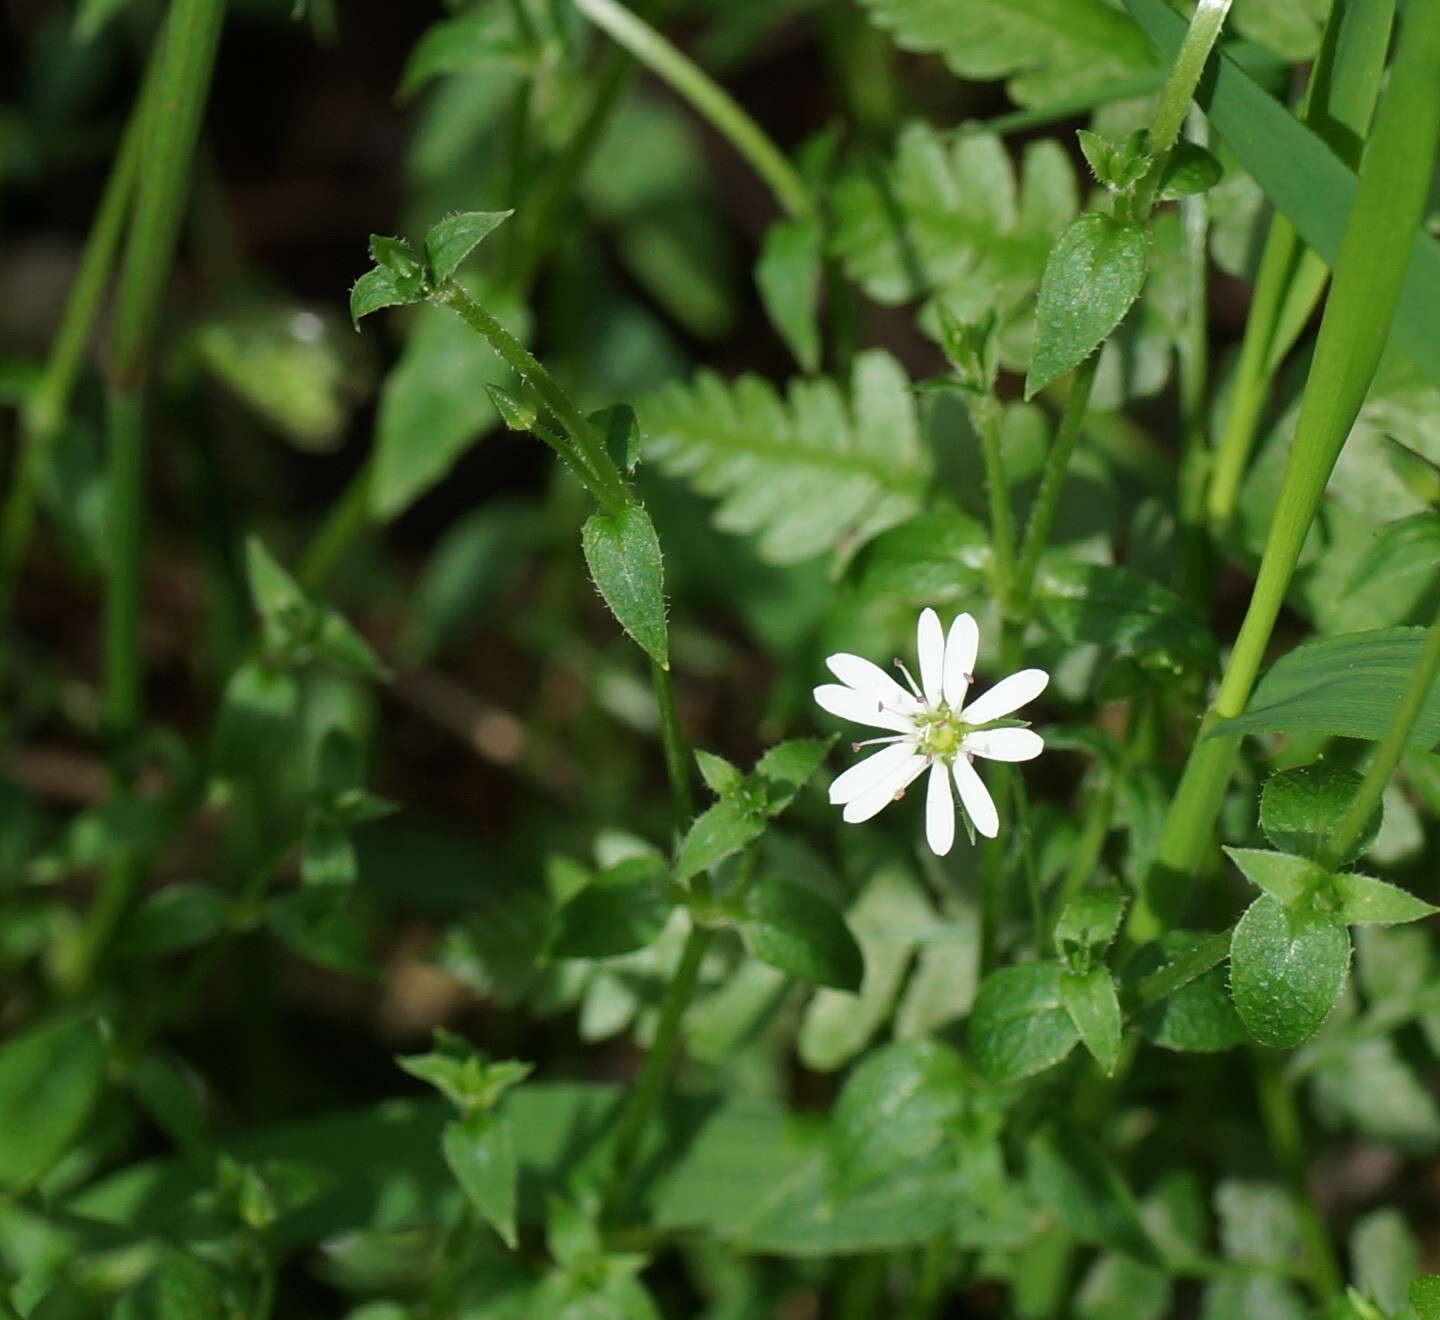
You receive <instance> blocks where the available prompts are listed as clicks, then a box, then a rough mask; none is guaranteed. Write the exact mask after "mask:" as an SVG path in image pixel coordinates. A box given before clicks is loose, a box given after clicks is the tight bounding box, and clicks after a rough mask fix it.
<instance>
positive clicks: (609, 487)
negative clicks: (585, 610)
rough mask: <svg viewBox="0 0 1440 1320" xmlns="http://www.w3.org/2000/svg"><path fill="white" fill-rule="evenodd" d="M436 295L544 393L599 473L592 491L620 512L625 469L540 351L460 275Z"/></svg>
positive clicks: (625, 500)
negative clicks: (542, 360)
mask: <svg viewBox="0 0 1440 1320" xmlns="http://www.w3.org/2000/svg"><path fill="white" fill-rule="evenodd" d="M434 299H435V301H436V302H439V303H441V304H444V305H448V306H450V307H452V308H454V309H455V311H456V312H458V313H459V314H460V316H461V318H462V319H463V320H464V321H465V323H466V324H467V325H468V326H470V328H471V329H472V330H474V331H475V332H476V333H477V334H479V335H481V336H482V337H483V338H484V339H485V340H486V341H487V342H488V343H489V345H490V347H491V348H493V349H494V350H495V353H496V354H497V356H499V358H500V359H501V360H502V361H503V362H504V363H505V364H506V365H507V366H508V367H510V369H511V370H512V371H514V372H515V374H516V375H517V376H519V377H520V378H521V379H522V380H524V381H526V382H527V383H528V384H529V385H530V387H531V389H533V390H534V391H535V393H536V394H538V395H539V396H540V399H541V401H542V402H543V403H544V404H545V406H546V407H547V408H548V409H549V410H550V411H551V413H552V414H554V417H555V420H556V421H557V422H559V423H560V426H561V429H562V430H563V431H564V432H565V434H566V435H567V436H568V437H569V438H570V440H571V442H572V443H573V444H574V446H575V449H576V452H577V455H578V457H579V459H580V460H581V461H582V464H583V466H584V467H585V468H588V470H589V471H590V472H591V473H593V474H594V481H593V484H592V486H591V494H592V495H594V497H595V499H596V501H597V503H599V505H600V507H601V508H602V509H604V510H605V512H606V513H610V514H615V513H619V512H620V510H621V509H623V508H624V507H625V506H626V505H627V504H629V503H630V502H631V495H630V492H629V490H628V489H627V488H626V485H625V482H624V479H623V478H622V477H621V476H620V472H619V469H618V468H616V466H615V464H614V462H613V461H612V459H611V458H610V455H609V454H608V453H606V452H605V448H604V446H603V445H602V444H601V443H600V441H599V440H598V439H597V438H596V435H595V431H594V428H592V427H591V425H590V423H589V422H588V421H586V420H585V417H584V414H582V413H581V412H580V410H579V409H578V408H577V407H576V406H575V404H574V403H572V402H571V400H570V396H569V395H568V394H566V393H565V391H564V390H563V389H562V388H561V387H560V383H559V382H558V381H557V380H556V379H555V377H554V376H552V375H551V374H550V373H549V371H547V370H546V369H545V368H544V367H543V366H542V365H541V364H540V361H539V360H538V359H537V358H536V357H535V355H534V354H533V353H531V352H530V350H529V349H528V348H526V347H525V345H524V344H522V343H521V342H520V341H519V340H518V339H516V338H515V336H514V335H512V334H511V333H510V332H509V331H508V330H507V329H506V328H505V327H504V326H503V325H501V324H500V322H499V321H497V320H496V319H495V318H494V317H493V316H491V315H490V313H489V312H487V311H486V310H485V309H484V308H483V307H482V306H481V305H480V304H479V303H478V302H476V301H475V299H473V298H472V297H471V296H470V295H469V294H468V293H466V292H465V290H464V289H462V288H461V287H460V286H459V285H458V284H456V283H455V281H454V280H446V281H445V283H444V284H443V285H442V286H441V288H440V289H438V290H437V291H436V293H435V294H434Z"/></svg>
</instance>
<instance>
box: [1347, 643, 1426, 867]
mask: <svg viewBox="0 0 1440 1320" xmlns="http://www.w3.org/2000/svg"><path fill="white" fill-rule="evenodd" d="M1437 674H1440V616H1437V617H1436V619H1435V622H1434V623H1432V624H1431V625H1430V631H1429V632H1428V633H1426V635H1425V648H1424V650H1422V651H1421V653H1420V661H1419V663H1418V664H1417V665H1416V666H1415V672H1414V673H1413V674H1411V675H1410V682H1409V683H1408V684H1407V685H1406V687H1405V694H1404V696H1402V697H1401V699H1400V706H1399V709H1397V710H1396V712H1395V714H1394V715H1393V716H1392V717H1391V720H1390V723H1389V725H1388V726H1387V727H1386V729H1385V736H1384V737H1383V738H1381V740H1380V742H1379V744H1378V745H1377V746H1376V748H1375V754H1374V756H1372V757H1371V758H1370V764H1369V765H1367V766H1366V767H1365V775H1364V778H1363V779H1361V781H1360V787H1359V788H1358V789H1356V791H1355V796H1354V797H1353V798H1351V800H1350V805H1349V806H1347V807H1346V808H1345V810H1344V812H1343V813H1342V814H1341V816H1340V819H1339V821H1338V822H1337V823H1336V825H1335V830H1334V833H1333V834H1332V835H1331V840H1330V846H1329V848H1328V849H1327V850H1326V856H1325V859H1324V861H1325V865H1326V866H1328V867H1329V868H1330V869H1332V870H1333V869H1334V868H1335V867H1336V866H1338V865H1339V864H1340V862H1341V860H1342V859H1344V858H1346V857H1348V856H1350V854H1351V853H1352V852H1353V851H1354V850H1355V847H1356V845H1357V844H1358V843H1359V842H1360V840H1361V839H1362V838H1363V837H1364V835H1365V830H1366V827H1367V826H1368V825H1369V823H1370V818H1371V816H1373V815H1374V812H1375V808H1376V807H1377V806H1379V805H1380V797H1381V794H1383V793H1384V792H1385V786H1386V785H1387V784H1388V783H1389V782H1390V776H1391V775H1392V774H1394V773H1395V767H1396V766H1397V765H1399V764H1400V758H1401V756H1402V755H1404V752H1405V745H1406V743H1407V742H1408V741H1409V739H1410V730H1411V729H1413V728H1414V727H1415V721H1416V720H1417V719H1419V717H1420V711H1421V710H1422V709H1423V707H1424V705H1425V702H1426V700H1427V699H1428V697H1429V696H1430V690H1431V689H1432V688H1433V687H1434V686H1435V678H1436V675H1437Z"/></svg>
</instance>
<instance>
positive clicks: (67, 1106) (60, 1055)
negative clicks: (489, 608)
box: [0, 1018, 105, 1193]
mask: <svg viewBox="0 0 1440 1320" xmlns="http://www.w3.org/2000/svg"><path fill="white" fill-rule="evenodd" d="M104 1076H105V1048H104V1046H103V1045H102V1043H101V1040H100V1033H99V1031H98V1030H97V1029H96V1026H95V1023H94V1022H93V1021H90V1020H88V1019H75V1018H71V1019H68V1020H62V1021H59V1022H52V1023H48V1024H46V1025H43V1026H38V1027H31V1028H30V1030H28V1031H25V1032H22V1033H21V1034H20V1035H18V1036H12V1037H11V1038H10V1039H9V1040H7V1041H6V1042H5V1043H4V1044H3V1045H0V1187H3V1188H4V1189H5V1190H6V1191H7V1192H13V1193H20V1192H24V1191H26V1190H28V1189H29V1188H30V1187H32V1186H34V1184H35V1183H36V1182H38V1181H39V1180H40V1179H41V1178H42V1177H43V1176H44V1175H45V1174H46V1173H47V1172H48V1171H49V1169H50V1166H51V1165H53V1164H54V1163H55V1161H56V1160H58V1159H59V1158H60V1156H61V1155H63V1154H64V1153H65V1151H66V1150H67V1149H68V1148H69V1146H70V1144H71V1143H72V1142H73V1141H74V1140H75V1138H76V1137H77V1136H78V1135H79V1134H80V1131H81V1129H82V1128H83V1127H84V1125H85V1121H86V1119H87V1118H88V1117H89V1116H90V1110H91V1107H92V1106H93V1105H94V1103H95V1100H96V1098H97V1097H98V1096H99V1094H100V1086H101V1083H102V1081H103V1080H104Z"/></svg>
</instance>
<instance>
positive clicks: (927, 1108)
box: [830, 1038, 966, 1196]
mask: <svg viewBox="0 0 1440 1320" xmlns="http://www.w3.org/2000/svg"><path fill="white" fill-rule="evenodd" d="M965 1090H966V1080H965V1065H964V1064H963V1063H962V1062H961V1059H960V1056H959V1055H958V1054H956V1053H955V1051H954V1050H953V1049H951V1048H950V1047H949V1046H948V1045H945V1044H943V1043H941V1042H940V1041H936V1040H929V1039H925V1038H916V1039H913V1040H899V1041H892V1042H891V1043H890V1044H888V1045H882V1046H881V1047H880V1048H879V1049H878V1050H875V1051H874V1052H873V1053H871V1054H869V1055H867V1056H866V1057H865V1059H864V1060H863V1061H862V1062H861V1063H859V1064H858V1065H857V1066H856V1067H855V1070H854V1071H853V1072H852V1073H851V1074H850V1075H849V1077H847V1078H846V1079H845V1085H844V1086H843V1087H841V1089H840V1095H839V1097H838V1098H837V1099H836V1101H835V1108H834V1110H833V1111H832V1114H831V1118H830V1168H831V1172H832V1175H833V1177H834V1180H835V1186H836V1190H837V1192H838V1193H839V1194H840V1195H841V1196H845V1195H849V1194H851V1193H853V1192H856V1191H859V1190H860V1189H861V1188H863V1187H865V1186H867V1185H868V1184H870V1183H872V1182H876V1181H879V1180H880V1179H883V1178H886V1177H890V1176H892V1175H894V1174H898V1173H903V1172H905V1171H906V1170H907V1169H908V1168H909V1167H910V1166H912V1165H913V1164H914V1163H915V1162H916V1161H917V1160H921V1159H923V1158H924V1157H925V1156H927V1155H928V1154H930V1152H931V1151H933V1150H934V1149H935V1148H936V1147H937V1146H939V1145H940V1143H941V1141H942V1140H943V1139H944V1137H945V1132H946V1127H947V1125H948V1124H949V1123H950V1122H951V1120H953V1119H954V1118H955V1116H956V1115H957V1114H958V1113H959V1112H960V1109H961V1107H962V1106H963V1104H964V1102H965Z"/></svg>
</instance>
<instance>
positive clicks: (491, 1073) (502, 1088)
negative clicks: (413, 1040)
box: [395, 1027, 533, 1113]
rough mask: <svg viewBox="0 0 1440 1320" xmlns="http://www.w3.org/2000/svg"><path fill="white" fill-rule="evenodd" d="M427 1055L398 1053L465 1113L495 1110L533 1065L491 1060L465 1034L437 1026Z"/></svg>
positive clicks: (406, 1065)
mask: <svg viewBox="0 0 1440 1320" xmlns="http://www.w3.org/2000/svg"><path fill="white" fill-rule="evenodd" d="M433 1036H434V1040H433V1042H432V1044H431V1047H430V1050H429V1052H428V1053H425V1054H402V1055H398V1056H397V1057H396V1059H395V1062H396V1063H398V1064H399V1065H400V1066H401V1067H402V1068H403V1069H404V1070H405V1071H406V1072H407V1073H409V1074H410V1075H411V1076H412V1077H418V1078H419V1079H420V1080H421V1081H422V1082H428V1083H429V1084H430V1085H431V1086H433V1087H434V1088H435V1089H436V1090H437V1091H439V1092H440V1094H441V1095H443V1096H444V1097H445V1098H446V1099H447V1100H449V1101H450V1103H451V1104H453V1105H455V1106H456V1108H458V1109H459V1110H461V1112H462V1113H470V1112H471V1111H474V1110H485V1111H489V1110H493V1109H494V1108H495V1106H496V1105H497V1104H498V1103H499V1101H500V1098H501V1097H502V1096H503V1095H504V1094H505V1093H506V1092H507V1091H508V1090H510V1088H511V1087H514V1086H518V1085H519V1084H520V1083H521V1082H523V1081H524V1080H525V1079H526V1078H527V1077H528V1076H529V1075H530V1073H531V1072H532V1070H533V1066H532V1065H531V1064H528V1063H523V1062H521V1061H520V1060H519V1059H490V1058H487V1057H486V1055H485V1054H484V1053H483V1052H482V1051H480V1050H478V1049H476V1048H475V1046H473V1045H472V1044H471V1043H470V1042H469V1041H468V1040H466V1039H465V1037H463V1036H460V1035H457V1034H456V1033H455V1032H453V1031H447V1030H446V1029H445V1028H444V1027H436V1028H434V1031H433Z"/></svg>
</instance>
